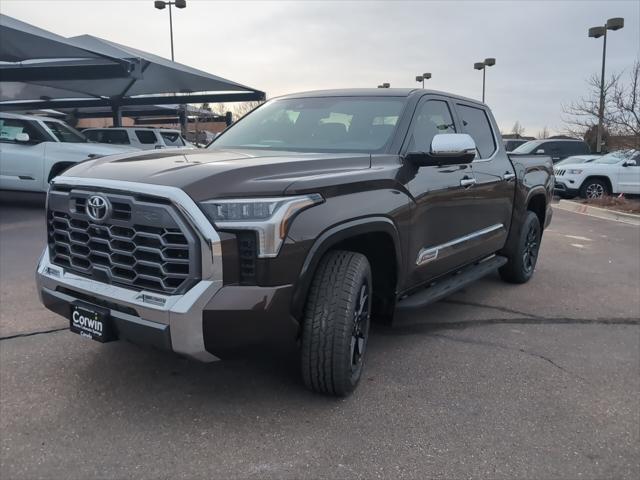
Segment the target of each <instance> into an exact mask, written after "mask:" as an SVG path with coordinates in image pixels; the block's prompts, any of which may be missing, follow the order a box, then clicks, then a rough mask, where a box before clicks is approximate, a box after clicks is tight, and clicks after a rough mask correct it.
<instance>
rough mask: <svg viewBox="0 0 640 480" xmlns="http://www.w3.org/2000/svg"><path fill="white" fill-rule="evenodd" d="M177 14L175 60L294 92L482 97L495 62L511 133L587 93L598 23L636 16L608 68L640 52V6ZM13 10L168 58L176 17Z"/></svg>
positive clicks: (246, 7)
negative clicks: (370, 90)
mask: <svg viewBox="0 0 640 480" xmlns="http://www.w3.org/2000/svg"><path fill="white" fill-rule="evenodd" d="M187 3H188V6H187V8H186V9H184V10H177V11H174V16H173V18H174V36H175V49H176V60H178V61H180V62H182V63H186V64H188V65H191V66H194V67H197V68H200V69H203V70H205V71H209V72H211V73H214V74H216V75H220V76H222V77H226V78H229V79H231V80H235V81H238V82H240V83H243V84H246V85H251V86H254V87H256V88H259V89H261V90H264V91H266V92H267V93H268V95H269V96H277V95H280V94H284V93H290V92H294V91H302V90H312V89H325V88H339V87H370V86H376V85H378V84H379V83H381V82H384V81H386V82H390V83H391V84H392V86H397V87H413V86H417V85H418V84H417V83H416V82H415V76H416V75H417V74H420V73H423V72H425V71H428V72H431V73H432V74H433V78H432V80H429V81H428V82H427V86H428V87H429V88H434V89H438V90H445V91H450V92H453V93H457V94H461V95H465V96H469V97H474V98H478V97H480V96H481V89H482V83H481V82H482V75H481V73H480V72H478V71H475V70H473V63H474V62H476V61H481V60H483V59H484V58H485V57H495V58H496V59H497V63H496V65H495V66H494V67H491V68H489V69H488V70H487V103H489V105H490V106H491V107H492V108H493V110H494V113H495V116H496V118H497V120H498V122H499V124H500V125H501V126H502V127H503V128H504V129H505V130H509V129H510V128H511V126H512V125H513V123H514V122H515V121H516V120H519V121H520V123H521V124H522V125H523V126H525V128H526V129H527V132H528V133H529V134H535V133H536V132H537V131H538V130H540V129H542V127H543V126H545V125H547V126H549V128H550V129H552V130H554V129H555V130H558V129H561V127H562V124H561V120H560V113H561V105H562V103H567V102H570V101H571V100H572V99H575V98H576V97H577V96H580V95H583V94H585V93H586V84H585V82H584V79H585V78H586V77H588V76H589V75H590V74H592V73H596V72H599V69H600V61H601V48H602V42H601V40H600V41H599V40H594V39H589V38H587V34H586V32H587V29H588V27H590V26H594V25H598V24H602V23H604V21H606V19H607V18H610V17H615V16H622V17H625V20H626V25H625V28H624V29H623V30H620V31H617V32H613V33H612V34H611V36H610V38H609V41H608V54H607V70H608V71H609V72H613V71H620V70H622V69H625V68H628V67H630V66H631V64H632V63H633V60H634V59H635V58H636V57H637V56H638V55H639V47H638V46H639V45H640V30H639V25H638V20H639V19H640V2H625V1H620V2H617V1H607V2H592V1H582V2H581V1H553V2H551V1H535V2H524V1H495V2H494V1H448V2H437V1H419V2H401V1H386V2H383V1H379V2H364V1H355V2H346V1H340V2H338V1H323V2H263V1H257V2H249V1H236V2H212V1H197V0H189V1H188V2H187ZM2 4H3V13H5V14H7V15H11V16H15V17H17V18H19V19H20V20H23V21H26V22H29V23H33V24H35V25H37V26H39V27H42V28H46V29H48V30H52V31H54V32H56V33H59V34H61V35H65V36H72V35H78V34H82V33H90V34H93V35H97V36H100V37H103V38H107V39H109V40H113V41H116V42H119V43H124V44H126V45H130V46H132V47H135V48H139V49H141V50H147V51H150V52H152V53H155V54H159V55H163V56H166V57H168V56H169V41H168V13H167V12H166V10H164V11H159V10H155V9H154V8H153V5H152V2H151V1H150V0H146V1H138V2H136V1H112V0H110V1H100V0H94V1H91V2H87V1H85V2H80V1H60V2H55V5H56V6H55V8H52V5H53V4H54V2H53V1H51V0H46V1H44V2H42V1H40V2H38V1H31V0H21V1H7V0H2Z"/></svg>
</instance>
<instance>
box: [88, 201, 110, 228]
mask: <svg viewBox="0 0 640 480" xmlns="http://www.w3.org/2000/svg"><path fill="white" fill-rule="evenodd" d="M109 213H111V204H110V203H109V200H107V199H106V198H105V197H103V196H101V195H92V196H90V197H89V199H88V200H87V215H89V218H91V219H92V220H95V221H96V222H102V221H104V220H105V219H106V218H107V217H108V216H109Z"/></svg>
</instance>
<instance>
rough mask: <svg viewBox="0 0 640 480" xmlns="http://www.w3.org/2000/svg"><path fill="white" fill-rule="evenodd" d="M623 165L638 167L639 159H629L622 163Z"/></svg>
mask: <svg viewBox="0 0 640 480" xmlns="http://www.w3.org/2000/svg"><path fill="white" fill-rule="evenodd" d="M622 166H623V167H637V166H638V161H637V160H627V161H625V162H624V163H623V164H622Z"/></svg>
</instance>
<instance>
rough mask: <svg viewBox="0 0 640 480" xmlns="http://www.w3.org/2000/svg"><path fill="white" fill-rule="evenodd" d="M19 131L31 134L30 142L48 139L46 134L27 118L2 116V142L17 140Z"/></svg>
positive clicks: (0, 135)
mask: <svg viewBox="0 0 640 480" xmlns="http://www.w3.org/2000/svg"><path fill="white" fill-rule="evenodd" d="M19 133H26V134H27V135H29V143H40V142H44V141H45V140H46V139H45V137H44V135H42V133H41V132H40V131H39V130H38V129H37V128H36V127H35V125H33V124H32V123H31V122H27V121H26V120H17V119H14V118H1V119H0V141H1V142H15V141H16V135H18V134H19Z"/></svg>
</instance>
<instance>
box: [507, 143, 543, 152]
mask: <svg viewBox="0 0 640 480" xmlns="http://www.w3.org/2000/svg"><path fill="white" fill-rule="evenodd" d="M541 143H542V142H538V141H531V142H527V143H523V144H522V145H520V146H519V147H518V148H516V149H514V150H513V151H512V152H511V153H531V152H533V151H534V150H535V149H536V148H537V147H538V145H540V144H541Z"/></svg>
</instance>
